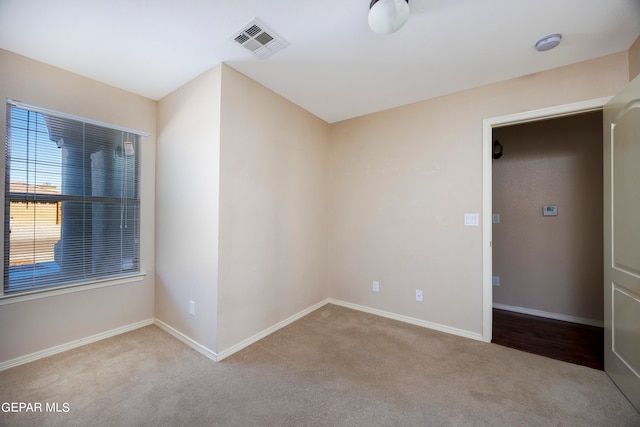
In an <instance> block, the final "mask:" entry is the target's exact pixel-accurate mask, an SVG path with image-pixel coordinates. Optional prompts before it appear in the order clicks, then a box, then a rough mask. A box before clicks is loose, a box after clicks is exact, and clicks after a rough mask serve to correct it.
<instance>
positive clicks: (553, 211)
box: [542, 205, 558, 216]
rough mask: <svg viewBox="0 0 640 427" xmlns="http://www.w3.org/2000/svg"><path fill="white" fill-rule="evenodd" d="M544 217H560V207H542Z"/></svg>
mask: <svg viewBox="0 0 640 427" xmlns="http://www.w3.org/2000/svg"><path fill="white" fill-rule="evenodd" d="M542 215H544V216H558V206H556V205H546V206H543V207H542Z"/></svg>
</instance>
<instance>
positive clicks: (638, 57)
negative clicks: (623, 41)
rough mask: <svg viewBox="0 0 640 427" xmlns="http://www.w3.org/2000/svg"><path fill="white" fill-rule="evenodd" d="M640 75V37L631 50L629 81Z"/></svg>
mask: <svg viewBox="0 0 640 427" xmlns="http://www.w3.org/2000/svg"><path fill="white" fill-rule="evenodd" d="M638 75H640V37H638V38H637V39H636V41H635V42H634V43H633V44H632V45H631V47H630V48H629V81H631V80H633V79H634V78H635V77H636V76H638Z"/></svg>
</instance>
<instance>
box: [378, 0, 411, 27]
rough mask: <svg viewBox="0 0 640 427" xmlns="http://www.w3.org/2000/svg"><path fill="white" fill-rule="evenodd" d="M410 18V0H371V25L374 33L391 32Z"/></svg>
mask: <svg viewBox="0 0 640 427" xmlns="http://www.w3.org/2000/svg"><path fill="white" fill-rule="evenodd" d="M407 19H409V0H371V4H370V5H369V27H371V29H372V30H373V32H374V33H378V34H391V33H395V32H396V31H398V30H399V29H400V28H402V26H403V25H404V24H405V23H406V22H407Z"/></svg>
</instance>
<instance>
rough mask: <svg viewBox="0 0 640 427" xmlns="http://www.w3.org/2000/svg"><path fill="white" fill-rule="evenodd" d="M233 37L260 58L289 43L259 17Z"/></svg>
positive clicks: (232, 37)
mask: <svg viewBox="0 0 640 427" xmlns="http://www.w3.org/2000/svg"><path fill="white" fill-rule="evenodd" d="M231 39H233V41H235V42H236V43H238V44H239V45H241V46H243V47H244V48H245V49H247V50H249V51H250V52H251V53H253V54H254V55H256V56H257V57H258V58H260V59H264V58H266V57H268V56H271V55H273V54H274V53H276V52H277V51H279V50H282V49H284V48H285V47H287V45H288V43H287V42H285V41H284V40H283V39H282V38H281V37H279V36H278V35H277V34H276V33H275V32H273V31H272V30H270V29H268V28H267V27H266V26H265V25H264V24H262V23H261V22H260V21H258V20H257V19H254V20H253V21H251V22H249V23H248V24H247V25H245V26H244V27H242V29H241V30H239V31H236V33H234V34H233V36H231Z"/></svg>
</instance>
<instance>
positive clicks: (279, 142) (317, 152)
mask: <svg viewBox="0 0 640 427" xmlns="http://www.w3.org/2000/svg"><path fill="white" fill-rule="evenodd" d="M221 125H222V126H221V148H220V159H221V162H220V247H219V248H220V275H219V288H218V290H219V292H218V298H219V299H218V310H219V317H218V325H219V335H218V337H219V341H218V348H219V350H221V351H223V350H226V349H228V348H230V347H232V346H234V345H236V344H238V343H240V342H242V341H243V340H245V339H247V338H249V337H251V336H253V335H255V334H257V333H259V332H262V331H264V330H265V329H267V328H269V327H271V326H273V325H274V324H276V323H278V322H280V321H282V320H285V319H287V318H288V317H290V316H292V315H294V314H296V313H298V312H300V311H302V310H304V309H306V308H309V307H310V306H312V305H314V304H316V303H318V302H320V301H322V300H323V299H324V298H326V297H327V288H326V282H327V281H326V271H327V210H328V209H327V171H328V143H327V141H328V130H329V125H328V124H327V123H325V122H323V121H322V120H320V119H318V118H317V117H315V116H313V115H311V114H310V113H308V112H306V111H304V110H303V109H301V108H300V107H298V106H296V105H294V104H292V103H291V102H289V101H287V100H286V99H284V98H282V97H280V96H278V95H276V94H275V93H274V92H272V91H270V90H268V89H266V88H265V87H263V86H261V85H259V84H258V83H256V82H255V81H253V80H250V79H249V78H247V77H245V76H244V75H242V74H240V73H238V72H237V71H235V70H233V69H232V68H230V67H228V66H223V68H222V123H221Z"/></svg>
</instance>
